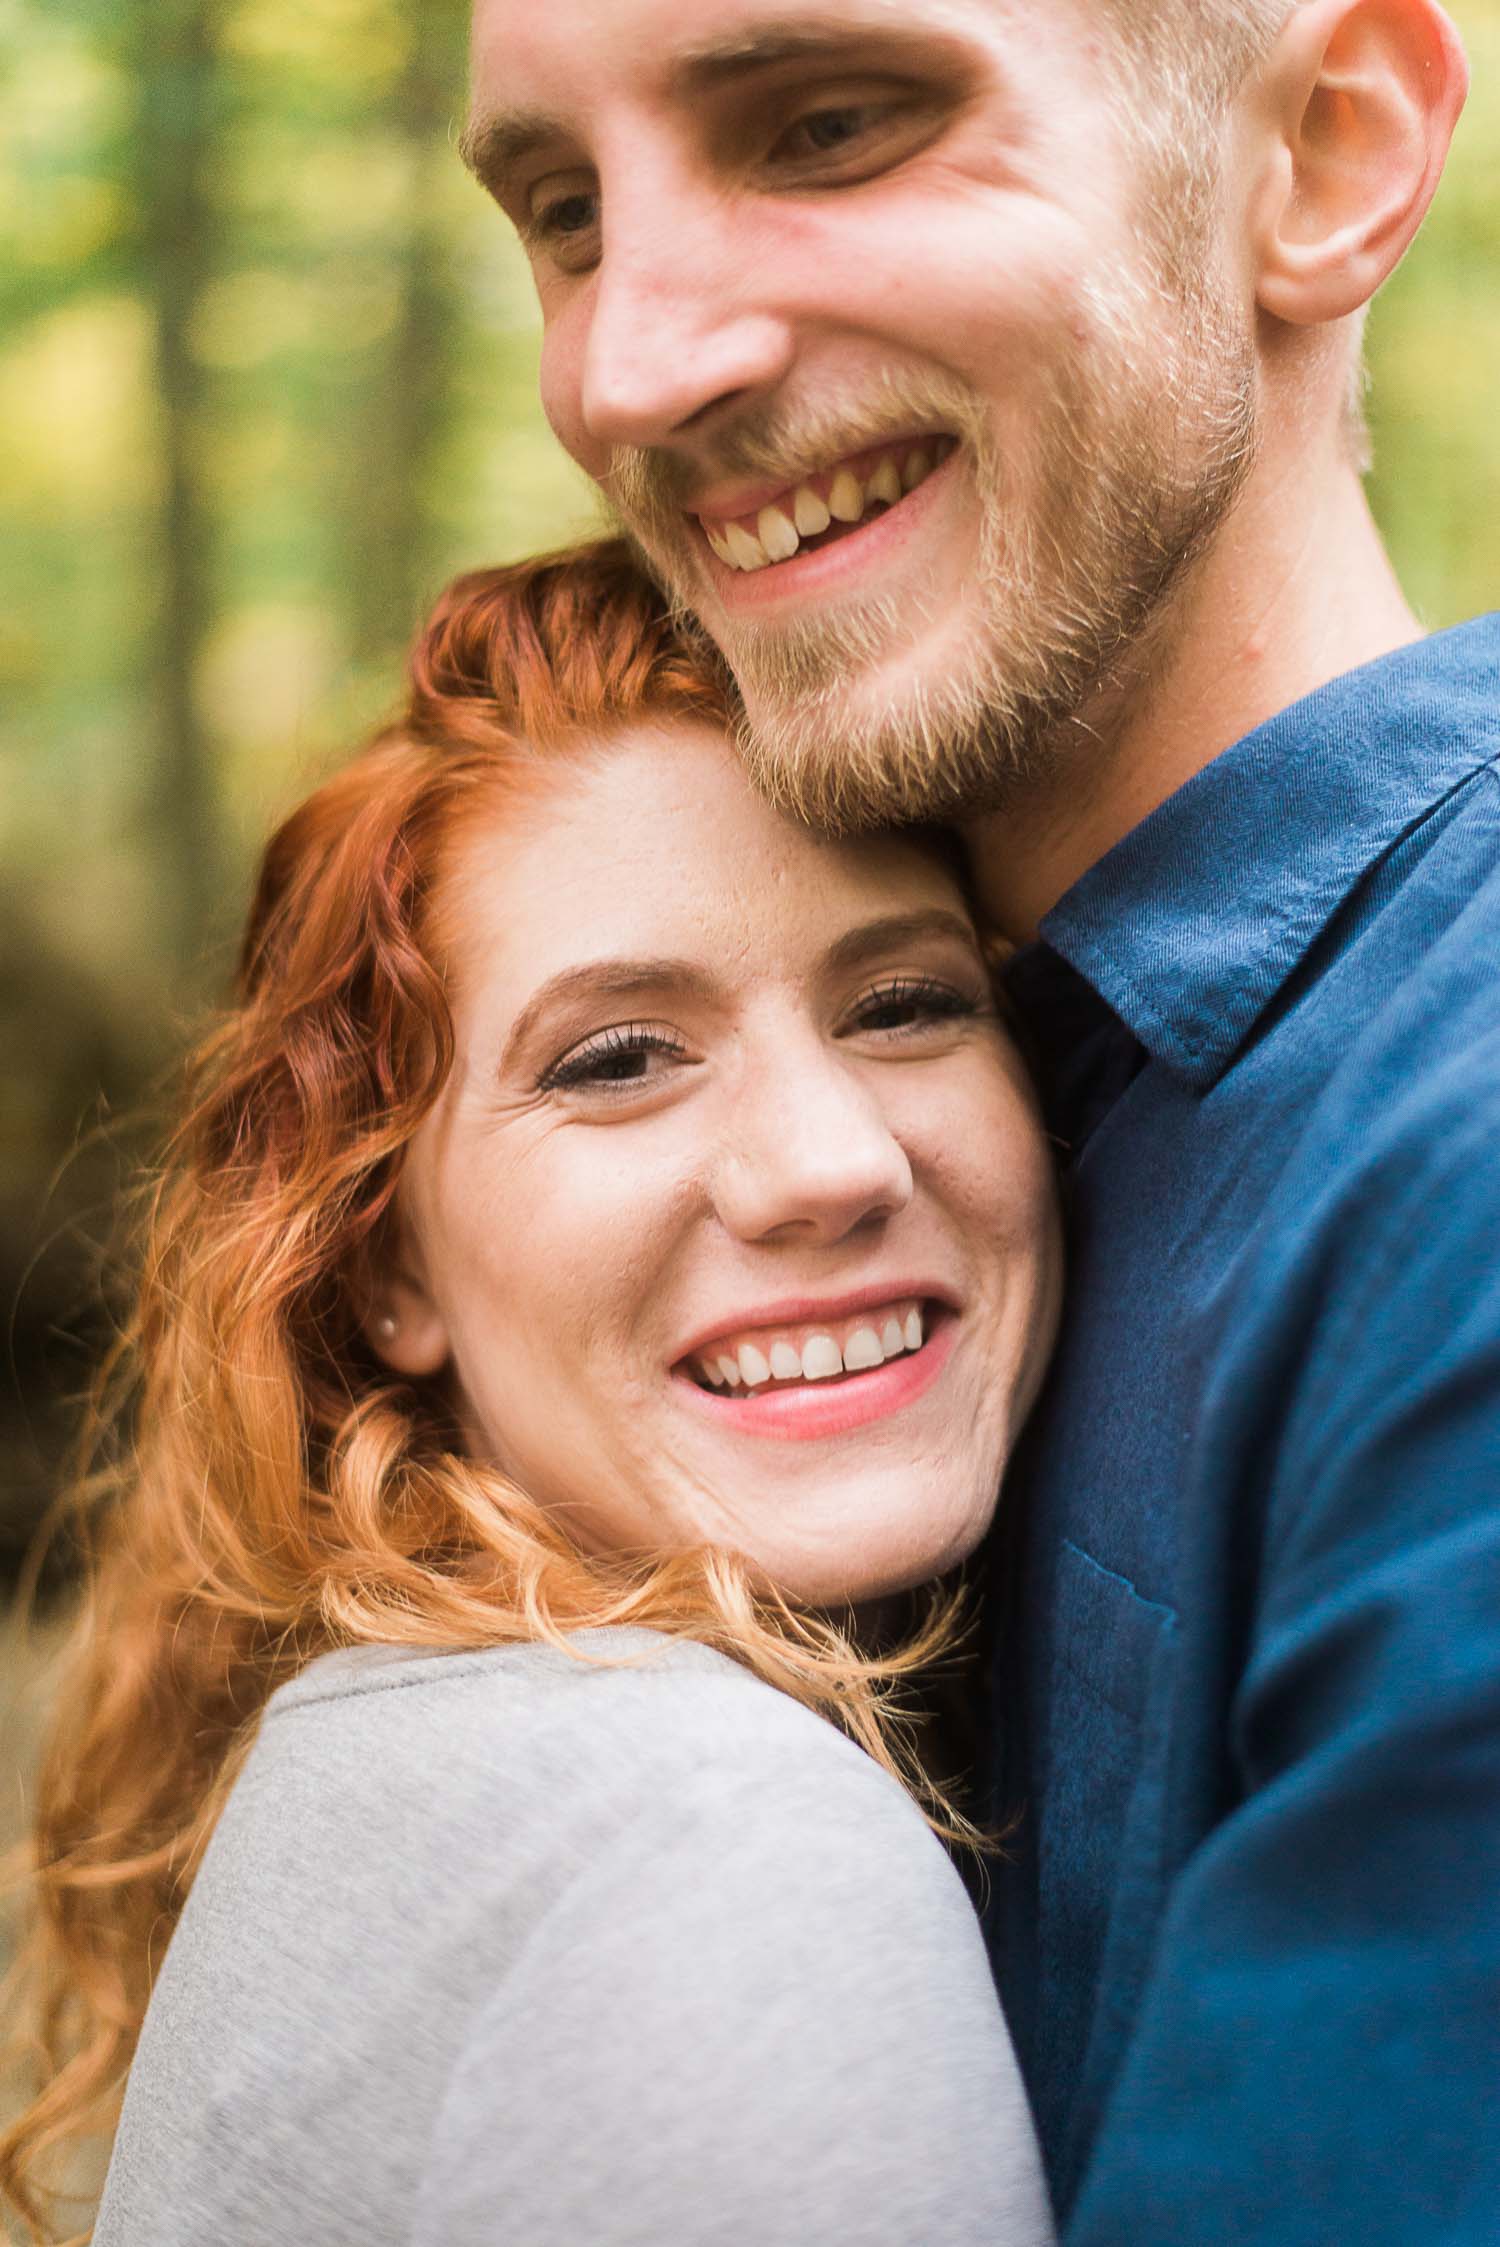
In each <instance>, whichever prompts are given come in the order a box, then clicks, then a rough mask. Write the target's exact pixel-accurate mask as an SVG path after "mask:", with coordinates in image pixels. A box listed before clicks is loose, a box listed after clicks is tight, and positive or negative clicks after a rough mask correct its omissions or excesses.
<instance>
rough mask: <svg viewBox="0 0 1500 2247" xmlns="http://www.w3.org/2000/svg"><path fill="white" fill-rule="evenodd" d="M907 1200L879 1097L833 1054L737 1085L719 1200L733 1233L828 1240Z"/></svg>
mask: <svg viewBox="0 0 1500 2247" xmlns="http://www.w3.org/2000/svg"><path fill="white" fill-rule="evenodd" d="M911 1197H912V1172H911V1164H910V1162H909V1161H908V1159H907V1155H906V1150H905V1148H904V1147H903V1146H902V1144H901V1141H900V1139H899V1138H898V1136H897V1135H896V1133H895V1131H894V1130H893V1128H892V1126H891V1122H890V1120H889V1118H888V1117H887V1116H886V1114H885V1112H884V1109H883V1108H882V1106H881V1104H880V1101H879V1100H878V1099H877V1097H876V1095H875V1093H874V1092H873V1091H872V1089H871V1088H870V1087H869V1085H867V1084H866V1083H865V1082H863V1081H862V1079H861V1077H860V1074H859V1072H858V1071H857V1069H856V1068H855V1067H853V1066H852V1065H851V1064H849V1063H848V1062H846V1061H844V1060H843V1059H842V1058H841V1057H840V1056H839V1055H838V1054H836V1053H827V1052H826V1051H825V1052H824V1053H823V1054H821V1055H820V1056H818V1057H817V1059H816V1060H815V1061H814V1060H811V1059H809V1060H806V1061H804V1063H803V1064H802V1065H801V1066H798V1067H797V1068H795V1069H787V1068H785V1067H784V1066H783V1067H781V1068H779V1069H778V1071H777V1073H776V1075H775V1077H774V1078H773V1079H771V1080H770V1081H768V1082H767V1083H765V1084H762V1085H755V1084H748V1083H747V1084H741V1085H740V1086H739V1087H738V1088H737V1089H736V1093H735V1096H734V1100H733V1103H732V1115H731V1119H730V1122H729V1124H728V1127H727V1129H726V1131H725V1133H724V1135H723V1138H722V1140H721V1144H720V1151H719V1162H718V1170H717V1178H716V1190H715V1201H716V1205H717V1209H718V1214H719V1218H720V1221H721V1222H722V1223H723V1224H724V1226H725V1227H726V1228H727V1230H728V1231H729V1232H731V1233H733V1234H734V1235H735V1236H736V1238H737V1239H740V1240H746V1241H769V1240H776V1239H785V1240H786V1241H788V1242H793V1241H801V1242H804V1243H807V1244H809V1245H816V1246H832V1245H834V1244H836V1243H837V1242H839V1241H842V1240H844V1239H845V1238H846V1237H847V1236H848V1235H849V1234H851V1233H853V1232H855V1231H857V1230H858V1229H859V1228H860V1227H861V1226H872V1227H873V1226H876V1225H878V1224H880V1223H881V1222H882V1221H884V1220H885V1219H888V1218H891V1217H894V1216H896V1215H897V1214H898V1212H899V1211H901V1210H903V1209H904V1208H905V1207H906V1205H907V1203H908V1202H909V1201H910V1200H911Z"/></svg>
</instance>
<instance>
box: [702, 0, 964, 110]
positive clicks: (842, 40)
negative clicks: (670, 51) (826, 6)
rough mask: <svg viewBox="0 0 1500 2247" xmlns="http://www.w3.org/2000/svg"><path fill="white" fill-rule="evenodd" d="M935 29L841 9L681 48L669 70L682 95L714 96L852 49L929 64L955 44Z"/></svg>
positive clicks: (777, 20)
mask: <svg viewBox="0 0 1500 2247" xmlns="http://www.w3.org/2000/svg"><path fill="white" fill-rule="evenodd" d="M952 43H953V42H952V40H951V38H949V37H945V36H944V35H943V34H941V33H939V32H937V31H936V30H935V29H934V28H933V27H932V26H930V25H923V26H921V27H920V29H918V28H917V27H915V26H913V25H912V24H911V23H910V22H903V21H902V20H901V18H900V17H899V16H898V15H892V14H890V13H888V12H887V10H886V9H885V8H884V7H880V8H878V9H873V10H872V9H852V10H851V9H850V8H847V7H845V8H842V9H840V10H838V11H837V12H836V13H828V14H823V15H807V14H801V15H796V16H784V17H773V18H770V19H768V20H765V21H762V22H760V23H756V24H751V25H749V26H747V27H746V28H745V29H744V30H742V31H732V32H727V33H723V34H721V35H720V36H718V37H716V38H712V39H705V40H703V41H701V42H700V43H698V44H696V45H693V44H687V45H684V46H682V47H679V48H678V49H677V50H676V52H675V53H674V55H673V57H672V61H671V65H670V74H671V78H672V81H673V84H674V86H675V88H676V90H677V91H678V92H679V93H685V94H694V93H709V92H712V91H713V89H714V87H715V86H718V85H722V84H724V83H725V82H726V81H730V80H733V79H736V78H746V77H751V76H753V75H754V74H755V73H756V72H757V71H762V70H774V69H775V68H776V67H777V65H778V64H781V63H788V62H809V61H816V60H818V59H819V58H820V57H822V56H838V55H845V54H847V53H849V52H850V51H851V50H852V49H866V50H868V49H872V48H885V49H887V50H896V51H898V52H900V53H902V54H910V55H915V54H916V53H918V52H919V51H920V52H921V53H923V54H925V55H927V56H928V57H929V58H930V57H931V55H932V52H933V49H934V47H935V46H936V47H942V46H947V45H950V44H952Z"/></svg>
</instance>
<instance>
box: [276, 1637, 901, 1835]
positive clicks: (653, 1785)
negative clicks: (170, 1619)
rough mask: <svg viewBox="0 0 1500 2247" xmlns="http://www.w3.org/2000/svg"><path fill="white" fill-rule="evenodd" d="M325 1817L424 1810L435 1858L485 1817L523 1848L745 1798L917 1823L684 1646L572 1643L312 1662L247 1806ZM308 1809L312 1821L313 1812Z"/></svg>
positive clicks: (744, 1675) (886, 1793)
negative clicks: (334, 1811)
mask: <svg viewBox="0 0 1500 2247" xmlns="http://www.w3.org/2000/svg"><path fill="white" fill-rule="evenodd" d="M246 1789H248V1790H249V1791H250V1792H251V1794H252V1795H253V1796H256V1797H260V1798H263V1799H266V1800H267V1801H268V1802H269V1800H270V1799H272V1798H275V1799H278V1800H279V1801H280V1802H281V1803H282V1804H285V1802H287V1801H288V1800H289V1799H292V1798H303V1799H305V1800H306V1801H307V1804H308V1808H309V1812H310V1814H313V1815H315V1816H319V1815H320V1816H323V1817H326V1816H327V1815H328V1814H329V1808H328V1806H331V1805H337V1806H338V1810H339V1813H340V1815H342V1817H343V1818H344V1819H345V1820H346V1821H347V1820H350V1819H352V1820H353V1822H354V1823H356V1824H368V1823H369V1822H370V1821H371V1820H372V1819H373V1820H375V1821H376V1822H380V1821H382V1820H383V1819H385V1818H386V1817H387V1816H394V1815H396V1814H397V1810H398V1806H399V1814H400V1821H401V1824H402V1825H403V1827H406V1828H408V1829H410V1827H411V1824H412V1817H411V1813H412V1810H413V1808H414V1806H416V1805H420V1806H421V1814H422V1826H423V1830H424V1831H425V1832H426V1833H427V1835H428V1836H429V1837H430V1838H431V1842H432V1846H433V1847H434V1849H439V1848H441V1846H442V1836H443V1835H444V1834H445V1833H448V1834H450V1835H451V1834H452V1832H453V1830H454V1829H472V1828H473V1827H474V1826H475V1825H476V1824H477V1823H479V1822H480V1821H484V1820H488V1819H489V1818H491V1817H494V1818H497V1819H498V1820H499V1821H500V1822H499V1824H498V1826H496V1827H493V1828H492V1829H491V1830H492V1831H499V1832H503V1833H504V1834H506V1835H507V1836H509V1837H511V1838H512V1841H513V1843H514V1844H515V1845H517V1846H519V1845H520V1842H521V1840H522V1837H524V1836H525V1835H527V1834H528V1833H531V1834H533V1835H534V1834H535V1833H536V1832H537V1831H539V1830H545V1831H547V1832H549V1833H550V1834H551V1836H552V1838H553V1839H554V1840H556V1841H561V1840H562V1839H563V1838H564V1837H565V1836H567V1835H568V1834H569V1833H573V1834H576V1835H577V1836H579V1837H582V1836H585V1835H587V1834H590V1833H592V1834H593V1835H595V1836H597V1835H598V1834H599V1833H600V1832H601V1831H602V1830H603V1829H604V1828H605V1827H608V1826H611V1825H614V1824H615V1823H617V1822H618V1821H628V1822H629V1823H631V1824H632V1825H635V1826H640V1825H641V1824H643V1823H644V1824H649V1823H650V1822H651V1821H652V1819H653V1816H655V1817H658V1818H660V1819H662V1820H673V1819H680V1818H682V1817H683V1816H685V1815H687V1814H688V1813H689V1812H690V1811H696V1812H697V1813H698V1814H699V1815H703V1814H706V1813H707V1812H709V1811H710V1810H711V1809H712V1808H713V1807H714V1806H715V1805H717V1804H719V1803H721V1802H724V1801H725V1800H726V1799H727V1798H729V1797H733V1798H735V1799H743V1798H744V1796H745V1795H746V1793H747V1792H748V1793H749V1794H751V1795H753V1796H755V1797H756V1798H757V1801H758V1805H759V1810H760V1814H761V1815H762V1816H775V1815H778V1814H779V1815H782V1816H785V1817H787V1818H794V1817H798V1816H804V1815H806V1814H808V1811H809V1809H810V1807H811V1806H812V1805H814V1804H817V1805H824V1804H826V1803H827V1802H828V1801H829V1800H830V1798H831V1799H832V1800H833V1801H834V1802H836V1803H837V1804H838V1806H839V1811H840V1815H841V1816H842V1817H844V1818H845V1819H852V1820H855V1821H857V1822H860V1823H864V1822H867V1821H871V1820H873V1821H874V1822H876V1823H878V1824H885V1823H888V1822H889V1821H891V1820H893V1819H894V1820H895V1821H896V1822H897V1823H898V1824H912V1823H914V1824H915V1825H916V1826H917V1827H918V1828H920V1827H921V1824H922V1821H921V1818H920V1816H919V1813H918V1812H917V1811H916V1809H915V1808H914V1806H913V1805H912V1804H911V1802H910V1800H909V1799H908V1797H907V1796H906V1795H905V1794H904V1792H903V1791H902V1789H901V1788H900V1787H899V1786H897V1785H896V1783H895V1782H894V1781H893V1780H891V1779H889V1778H888V1777H887V1776H886V1774H885V1773H884V1772H882V1771H881V1770H879V1769H878V1767H877V1766H876V1765H875V1764H873V1763H872V1762H871V1761H870V1760H869V1758H868V1757H867V1756H865V1755H864V1754H863V1753H862V1752H861V1751H860V1750H859V1749H858V1748H856V1747H855V1746H854V1745H853V1744H852V1743H851V1742H850V1741H849V1740H847V1739H846V1738H845V1737H844V1736H843V1735H842V1734H841V1733H839V1732H838V1731H836V1730H835V1728H834V1727H833V1726H832V1725H830V1724H829V1723H827V1722H826V1721H825V1720H824V1719H823V1718H822V1717H820V1716H817V1715H815V1714H814V1713H813V1712H812V1711H811V1710H809V1709H807V1708H804V1707H803V1706H802V1705H801V1704H800V1703H799V1702H797V1701H795V1700H793V1699H792V1698H791V1697H790V1696H789V1695H787V1694H785V1693H781V1692H779V1691H777V1690H776V1689H775V1688H774V1687H773V1686H771V1685H768V1684H766V1683H765V1682H764V1681H763V1680H761V1679H760V1678H757V1677H756V1676H754V1675H753V1674H752V1673H751V1672H750V1671H749V1670H747V1669H745V1668H744V1667H743V1666H742V1665H740V1664H739V1663H737V1662H734V1661H732V1660H730V1659H729V1658H728V1657H727V1656H725V1655H723V1654H720V1653H718V1652H716V1651H715V1650H714V1649H712V1648H710V1647H707V1646H704V1645H701V1644H699V1643H698V1642H696V1641H693V1640H687V1639H680V1638H673V1637H668V1636H665V1635H663V1634H661V1633H658V1632H655V1631H648V1630H636V1629H630V1630H624V1629H616V1630H599V1631H583V1632H580V1633H578V1634H577V1636H576V1639H574V1640H573V1641H571V1642H570V1646H569V1648H568V1649H564V1648H563V1647H557V1646H551V1645H538V1644H527V1645H515V1646H499V1647H486V1648H476V1649H467V1650H462V1651H460V1650H453V1651H439V1652H430V1651H426V1650H417V1649H409V1648H401V1647H384V1646H381V1647H361V1648H350V1649H344V1650H340V1651H339V1652H337V1653H333V1654H328V1655H324V1656H322V1657H321V1658H320V1659H319V1660H317V1661H315V1662H313V1663H311V1664H310V1665H309V1666H308V1668H307V1669H306V1670H305V1671H303V1672H302V1673H301V1675H300V1676H298V1677H297V1678H295V1679H294V1680H293V1681H292V1682H291V1683H290V1684H289V1685H286V1686H283V1687H282V1689H281V1690H280V1691H279V1692H278V1693H277V1694H275V1695H274V1696H273V1697H272V1700H271V1701H270V1703H269V1704H268V1707H267V1710H266V1714H265V1718H264V1720H263V1723H262V1726H261V1731H260V1736H259V1739H258V1741H257V1743H256V1747H255V1750H254V1752H253V1754H252V1756H251V1759H250V1762H249V1765H248V1766H247V1769H246V1772H245V1775H244V1778H243V1780H242V1782H241V1789H240V1790H237V1791H244V1790H246ZM318 1806H323V1807H322V1809H321V1810H319V1808H318Z"/></svg>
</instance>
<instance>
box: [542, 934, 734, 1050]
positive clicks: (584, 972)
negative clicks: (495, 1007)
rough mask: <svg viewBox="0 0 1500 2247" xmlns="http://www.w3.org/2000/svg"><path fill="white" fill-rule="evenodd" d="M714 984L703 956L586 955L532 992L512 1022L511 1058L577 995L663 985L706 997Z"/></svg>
mask: <svg viewBox="0 0 1500 2247" xmlns="http://www.w3.org/2000/svg"><path fill="white" fill-rule="evenodd" d="M712 989H713V978H712V977H711V976H710V975H708V974H707V973H706V972H705V970H704V968H703V966H702V964H701V962H699V961H697V960H677V959H669V958H663V959H640V960H622V959H619V958H610V959H604V960H584V961H581V962H580V963H579V964H578V965H577V966H576V967H567V968H563V969H562V970H561V971H560V972H559V973H558V974H557V975H551V976H549V977H548V978H547V981H546V982H545V983H541V984H539V985H538V986H537V988H536V990H534V991H533V992H532V994H531V997H530V998H529V999H528V1000H527V1001H526V1004H525V1005H524V1006H523V1007H522V1009H521V1011H520V1013H519V1014H518V1015H517V1016H516V1019H515V1021H514V1022H513V1023H512V1024H511V1027H510V1033H509V1035H508V1037H507V1038H506V1041H505V1058H506V1059H507V1060H508V1059H509V1058H510V1056H511V1054H512V1053H514V1052H515V1051H516V1049H517V1047H519V1046H520V1045H522V1044H524V1042H525V1040H526V1039H527V1038H528V1037H529V1036H530V1035H531V1033H532V1032H533V1031H534V1030H535V1028H536V1026H537V1024H538V1022H540V1021H541V1020H542V1018H543V1017H544V1016H545V1015H547V1014H549V1013H551V1012H552V1011H553V1009H554V1008H556V1007H560V1006H566V1005H568V1004H569V1003H570V1002H571V1001H572V1000H574V999H629V998H649V997H650V996H652V995H653V994H654V993H658V992H662V991H671V992H677V993H682V992H689V993H691V994H692V995H694V996H695V997H702V996H704V995H706V994H707V993H709V992H710V991H711V990H712Z"/></svg>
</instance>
